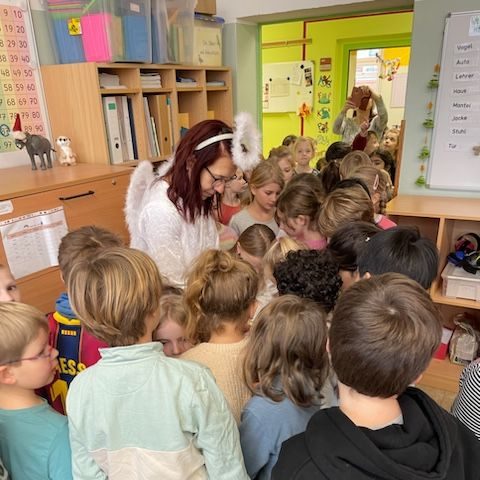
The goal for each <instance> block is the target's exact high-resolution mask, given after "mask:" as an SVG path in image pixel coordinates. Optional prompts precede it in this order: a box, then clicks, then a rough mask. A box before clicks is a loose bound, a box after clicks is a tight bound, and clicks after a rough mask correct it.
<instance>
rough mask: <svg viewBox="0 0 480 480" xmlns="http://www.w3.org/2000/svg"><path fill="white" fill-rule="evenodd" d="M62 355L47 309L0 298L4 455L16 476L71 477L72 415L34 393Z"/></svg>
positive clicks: (0, 448)
mask: <svg viewBox="0 0 480 480" xmlns="http://www.w3.org/2000/svg"><path fill="white" fill-rule="evenodd" d="M57 356H58V351H57V350H56V349H55V348H52V347H50V345H49V344H48V323H47V320H46V319H45V315H44V314H43V313H42V312H40V311H39V310H37V309H36V308H34V307H31V306H29V305H25V304H23V303H16V302H8V303H7V302H2V303H0V432H1V433H0V458H1V459H2V460H3V462H4V464H5V467H6V469H7V470H8V471H9V472H10V475H11V476H12V478H13V479H21V480H36V479H39V478H42V479H43V478H45V479H47V478H48V479H50V480H68V479H71V478H72V467H71V461H70V443H69V440H68V426H67V419H66V418H65V417H64V416H63V415H60V414H59V413H57V412H55V411H54V410H53V409H52V408H51V407H50V406H49V405H48V404H47V403H46V402H45V400H44V399H43V398H41V397H39V396H37V395H36V394H35V389H39V388H41V387H43V386H44V385H47V384H48V383H50V382H51V381H52V379H53V376H54V374H55V370H56V368H57Z"/></svg>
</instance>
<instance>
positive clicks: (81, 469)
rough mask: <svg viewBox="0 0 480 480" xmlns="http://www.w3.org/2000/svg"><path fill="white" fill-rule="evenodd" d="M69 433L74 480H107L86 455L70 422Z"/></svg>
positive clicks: (93, 461) (78, 435) (79, 436)
mask: <svg viewBox="0 0 480 480" xmlns="http://www.w3.org/2000/svg"><path fill="white" fill-rule="evenodd" d="M69 431H70V445H71V448H72V472H73V478H74V480H107V478H108V477H107V475H106V474H105V472H103V471H102V469H101V468H100V467H99V466H98V464H97V463H96V462H95V460H94V459H93V458H92V456H91V455H90V454H89V453H88V451H87V449H86V447H85V445H84V444H83V443H82V440H81V435H80V434H79V432H77V429H76V428H75V426H74V425H73V424H72V422H71V421H70V420H69ZM60 478H61V477H58V479H59V480H60ZM65 478H68V477H65Z"/></svg>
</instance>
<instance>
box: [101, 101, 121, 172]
mask: <svg viewBox="0 0 480 480" xmlns="http://www.w3.org/2000/svg"><path fill="white" fill-rule="evenodd" d="M103 111H104V117H105V127H106V130H107V138H108V149H109V151H110V163H122V162H123V151H122V140H121V136H120V123H119V121H118V108H117V100H116V97H103Z"/></svg>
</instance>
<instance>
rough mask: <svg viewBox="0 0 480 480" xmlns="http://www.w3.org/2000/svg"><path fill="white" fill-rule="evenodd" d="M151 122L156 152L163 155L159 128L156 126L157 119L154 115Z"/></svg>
mask: <svg viewBox="0 0 480 480" xmlns="http://www.w3.org/2000/svg"><path fill="white" fill-rule="evenodd" d="M150 122H152V130H153V141H154V143H155V153H156V156H157V157H159V156H160V155H161V150H160V144H159V142H158V135H157V128H156V126H155V119H154V118H153V117H150Z"/></svg>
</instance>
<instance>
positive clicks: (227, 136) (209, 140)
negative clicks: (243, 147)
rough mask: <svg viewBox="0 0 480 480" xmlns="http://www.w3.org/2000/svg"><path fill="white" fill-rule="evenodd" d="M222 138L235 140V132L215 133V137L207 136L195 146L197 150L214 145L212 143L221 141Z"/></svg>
mask: <svg viewBox="0 0 480 480" xmlns="http://www.w3.org/2000/svg"><path fill="white" fill-rule="evenodd" d="M222 140H233V133H221V134H220V135H215V136H214V137H210V138H207V139H206V140H204V141H203V142H200V143H199V144H198V145H197V146H196V147H195V151H198V150H201V149H202V148H205V147H208V146H209V145H212V143H217V142H221V141H222Z"/></svg>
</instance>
